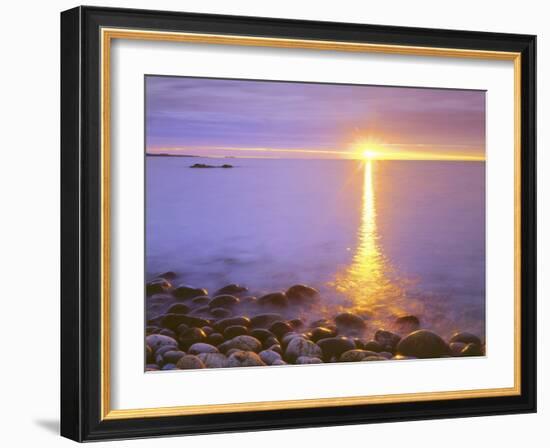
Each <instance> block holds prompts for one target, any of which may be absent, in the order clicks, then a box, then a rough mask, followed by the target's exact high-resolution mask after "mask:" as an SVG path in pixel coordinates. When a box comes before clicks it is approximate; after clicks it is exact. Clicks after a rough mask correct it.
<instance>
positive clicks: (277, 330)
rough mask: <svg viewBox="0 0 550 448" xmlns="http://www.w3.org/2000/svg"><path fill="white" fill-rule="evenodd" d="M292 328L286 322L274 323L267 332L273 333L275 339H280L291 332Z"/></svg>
mask: <svg viewBox="0 0 550 448" xmlns="http://www.w3.org/2000/svg"><path fill="white" fill-rule="evenodd" d="M292 330H293V328H292V327H291V326H290V324H288V323H286V322H281V321H278V322H275V323H274V324H272V325H271V326H270V327H269V331H271V333H273V334H274V335H275V336H277V338H281V337H282V336H283V335H285V334H287V333H289V332H291V331H292Z"/></svg>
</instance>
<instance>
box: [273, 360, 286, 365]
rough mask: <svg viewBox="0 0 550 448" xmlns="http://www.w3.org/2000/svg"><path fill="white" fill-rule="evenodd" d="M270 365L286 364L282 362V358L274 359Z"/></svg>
mask: <svg viewBox="0 0 550 448" xmlns="http://www.w3.org/2000/svg"><path fill="white" fill-rule="evenodd" d="M271 365H272V366H286V362H284V361H283V360H282V359H276V360H275V361H273V364H271Z"/></svg>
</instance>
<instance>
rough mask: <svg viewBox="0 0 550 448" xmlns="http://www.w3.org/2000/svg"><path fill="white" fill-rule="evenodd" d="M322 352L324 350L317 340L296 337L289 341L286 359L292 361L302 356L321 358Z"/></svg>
mask: <svg viewBox="0 0 550 448" xmlns="http://www.w3.org/2000/svg"><path fill="white" fill-rule="evenodd" d="M322 354H323V352H322V351H321V349H320V348H319V346H318V345H317V344H315V342H312V341H308V340H307V339H303V338H301V337H295V338H293V339H292V340H291V341H290V342H289V343H288V345H287V347H286V350H285V356H284V359H285V361H287V362H291V363H292V362H294V361H296V359H297V358H299V357H301V356H307V357H312V358H313V357H315V358H319V357H321V356H322Z"/></svg>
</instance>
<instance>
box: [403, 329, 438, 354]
mask: <svg viewBox="0 0 550 448" xmlns="http://www.w3.org/2000/svg"><path fill="white" fill-rule="evenodd" d="M397 353H399V354H400V355H406V356H416V357H417V358H438V357H440V356H442V355H447V354H449V347H448V346H447V344H446V343H445V341H444V340H443V339H441V338H440V337H439V336H438V335H437V334H435V333H433V332H432V331H429V330H417V331H414V332H413V333H411V334H409V335H408V336H406V337H404V338H403V339H401V341H400V342H399V344H398V345H397Z"/></svg>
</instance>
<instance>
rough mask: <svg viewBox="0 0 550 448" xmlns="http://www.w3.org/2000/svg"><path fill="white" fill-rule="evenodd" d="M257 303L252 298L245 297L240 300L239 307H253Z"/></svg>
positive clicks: (255, 299)
mask: <svg viewBox="0 0 550 448" xmlns="http://www.w3.org/2000/svg"><path fill="white" fill-rule="evenodd" d="M257 302H258V299H257V298H256V297H254V296H246V297H243V298H242V299H241V306H245V307H248V308H250V307H253V306H254V305H256V304H257Z"/></svg>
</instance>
